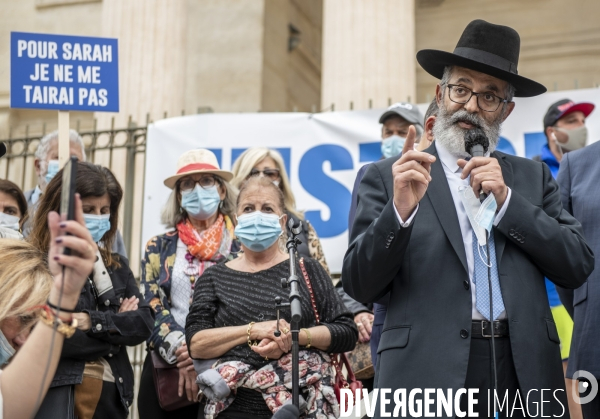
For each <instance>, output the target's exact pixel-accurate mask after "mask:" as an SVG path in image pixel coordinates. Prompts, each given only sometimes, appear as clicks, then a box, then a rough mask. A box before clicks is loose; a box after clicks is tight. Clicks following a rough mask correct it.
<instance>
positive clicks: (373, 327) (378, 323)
mask: <svg viewBox="0 0 600 419" xmlns="http://www.w3.org/2000/svg"><path fill="white" fill-rule="evenodd" d="M435 109H436V110H437V106H436V108H435ZM431 110H432V107H431V106H430V107H429V109H427V112H428V114H429V113H430V111H431ZM429 116H432V115H429ZM427 118H428V117H427V115H426V116H425V121H427V120H428V119H427ZM433 121H435V116H433V120H430V121H429V123H430V124H429V130H428V129H427V122H426V123H425V132H423V116H422V115H421V112H420V111H419V109H418V108H417V106H416V105H413V104H412V103H407V102H399V103H395V104H393V105H392V106H390V107H389V108H387V109H386V111H385V112H384V113H383V114H382V115H381V116H380V117H379V123H380V124H382V125H381V138H382V141H381V154H382V157H381V158H382V159H385V158H389V157H394V156H397V155H399V154H400V152H401V150H402V147H403V146H404V142H405V140H406V136H407V135H408V128H409V127H410V126H411V125H413V126H414V127H415V129H416V132H417V142H418V143H419V145H421V143H422V142H424V143H428V141H426V140H424V138H425V137H427V136H428V134H429V133H430V132H431V128H432V127H433ZM419 138H420V141H419ZM368 166H369V165H368V164H366V165H364V166H363V167H361V168H360V169H359V170H358V173H357V174H356V180H355V181H354V187H353V189H352V200H351V202H350V212H349V214H348V233H349V234H351V232H352V224H353V223H354V217H355V215H356V207H357V204H358V185H359V184H360V181H361V180H362V178H363V176H364V175H365V172H366V171H367V168H368ZM342 282H343V278H342ZM340 285H342V284H338V286H340ZM341 295H342V299H343V301H344V304H345V305H346V307H348V309H349V310H351V311H352V312H353V313H355V319H354V320H355V322H356V327H358V332H359V340H360V341H364V342H367V341H368V342H369V343H370V347H371V360H372V361H373V365H377V346H378V345H379V338H380V336H381V329H382V327H383V321H384V320H385V313H386V301H387V299H386V298H383V299H382V300H381V301H379V303H374V304H373V305H372V306H371V305H369V308H367V307H366V306H364V305H362V304H361V303H359V302H358V301H356V300H354V299H353V298H351V297H350V296H348V294H346V293H342V294H341ZM364 309H367V310H369V309H372V312H373V314H371V313H370V312H369V313H368V314H365V310H364ZM356 313H358V314H356Z"/></svg>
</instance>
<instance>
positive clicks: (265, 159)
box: [231, 147, 329, 273]
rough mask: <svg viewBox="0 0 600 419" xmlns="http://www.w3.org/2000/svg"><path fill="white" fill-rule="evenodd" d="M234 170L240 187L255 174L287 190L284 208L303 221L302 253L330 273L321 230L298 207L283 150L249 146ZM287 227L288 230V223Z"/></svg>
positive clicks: (235, 184) (299, 251)
mask: <svg viewBox="0 0 600 419" xmlns="http://www.w3.org/2000/svg"><path fill="white" fill-rule="evenodd" d="M232 170H233V176H234V177H233V180H232V181H231V184H232V185H233V186H235V187H236V188H239V187H240V186H241V185H242V183H243V182H244V181H246V180H247V179H249V178H251V177H253V176H259V177H265V178H267V179H269V180H271V181H272V182H273V183H274V184H275V185H276V186H278V187H279V189H280V190H281V192H282V194H283V202H284V203H285V207H284V211H285V214H286V216H287V219H288V220H289V219H290V218H292V219H293V220H294V222H295V223H298V221H302V232H301V233H300V235H299V236H298V238H299V239H300V241H301V242H302V243H301V244H300V245H299V246H298V253H299V255H300V256H304V257H307V258H313V259H316V260H318V261H319V263H321V265H322V266H323V268H324V269H325V271H326V272H327V273H329V267H328V266H327V261H326V260H325V254H324V253H323V248H322V247H321V241H320V240H319V237H318V236H317V232H316V231H315V229H314V228H313V226H312V225H311V224H310V223H309V222H308V221H307V220H305V219H304V214H302V212H300V211H298V210H297V209H296V199H295V198H294V194H293V193H292V188H291V186H290V181H289V178H288V175H287V173H286V171H285V164H284V162H283V158H282V157H281V154H279V152H278V151H276V150H272V149H269V148H264V147H253V148H249V149H248V150H246V151H244V152H243V153H242V154H241V155H240V157H239V158H238V159H237V160H236V161H235V163H234V165H233V169H232ZM285 231H287V224H286V226H285Z"/></svg>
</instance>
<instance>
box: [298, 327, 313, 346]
mask: <svg viewBox="0 0 600 419" xmlns="http://www.w3.org/2000/svg"><path fill="white" fill-rule="evenodd" d="M300 330H304V333H306V339H308V343H307V344H306V345H305V348H306V349H310V344H311V342H312V336H311V334H310V331H309V330H308V329H300Z"/></svg>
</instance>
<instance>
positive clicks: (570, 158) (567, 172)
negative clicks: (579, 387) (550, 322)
mask: <svg viewBox="0 0 600 419" xmlns="http://www.w3.org/2000/svg"><path fill="white" fill-rule="evenodd" d="M599 160H600V142H596V143H594V144H592V145H589V146H587V147H585V148H583V149H581V150H577V151H572V152H570V153H568V154H565V155H564V156H563V158H562V161H561V163H560V170H559V172H558V178H557V180H558V184H559V185H560V194H561V198H562V203H563V207H564V208H565V210H567V211H568V212H569V213H570V214H572V215H573V216H574V217H575V218H577V220H579V221H581V225H582V226H583V233H584V235H585V238H586V240H587V242H588V243H589V245H590V247H591V248H592V250H593V251H594V252H597V253H596V254H600V218H599V217H598V214H599V213H600V194H599V193H598V192H597V191H598V187H597V183H598V179H599V178H600V165H599V164H598V161H599ZM598 263H599V262H598V259H596V268H598ZM572 304H573V306H574V307H573V309H574V317H573V320H574V322H575V327H574V330H573V338H572V341H571V353H570V357H569V364H568V369H567V377H569V378H574V377H573V376H574V374H575V373H576V372H577V371H582V370H583V371H587V372H588V373H590V374H592V375H593V376H594V377H595V378H596V380H599V379H600V346H599V345H598V334H599V332H600V324H599V323H598V318H599V317H600V269H596V270H594V272H593V273H592V274H591V275H590V276H589V277H588V279H587V282H586V283H584V284H583V285H582V286H581V287H579V288H577V289H576V290H575V291H574V293H573V300H572ZM582 378H586V377H585V376H583V377H582ZM584 390H585V391H584V392H583V393H584V394H581V395H580V396H581V397H584V396H585V395H587V393H588V391H589V390H591V388H589V387H588V388H587V389H584ZM581 410H582V411H583V417H584V418H585V419H590V418H599V417H600V397H599V396H596V397H595V398H594V399H593V400H592V401H591V402H590V403H585V404H582V405H581Z"/></svg>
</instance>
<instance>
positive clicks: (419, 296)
mask: <svg viewBox="0 0 600 419" xmlns="http://www.w3.org/2000/svg"><path fill="white" fill-rule="evenodd" d="M426 151H427V152H429V153H431V154H433V155H435V156H436V157H438V156H437V151H436V148H435V144H434V145H432V146H431V147H430V148H429V149H427V150H426ZM492 156H493V157H495V158H497V159H498V161H499V163H500V165H501V167H502V173H503V177H504V180H505V182H506V184H507V186H508V187H510V188H511V190H512V196H511V200H510V202H509V204H508V207H507V210H506V213H505V214H504V217H503V218H502V221H501V222H500V223H499V224H498V226H497V227H494V229H495V231H494V237H495V241H496V258H497V263H498V273H499V277H500V286H501V288H502V295H503V299H504V304H505V307H506V313H507V316H508V321H509V328H510V340H511V348H512V350H513V356H514V364H515V369H516V371H517V376H518V379H519V383H520V387H521V390H522V395H523V396H525V395H526V393H527V392H528V391H529V390H533V389H535V390H538V391H537V392H532V394H531V397H530V398H529V404H530V406H531V409H535V407H536V406H535V405H533V403H534V402H538V403H539V402H540V400H539V397H540V394H541V392H540V391H539V390H540V389H564V378H563V372H562V366H561V359H560V351H559V339H558V334H557V331H556V326H555V324H554V321H553V320H552V314H551V312H550V308H549V305H548V298H547V296H546V288H545V285H544V276H546V277H548V278H549V279H550V280H552V281H553V282H555V283H556V284H557V285H561V286H563V287H567V288H575V287H578V286H580V285H581V284H582V283H583V282H584V281H585V279H586V277H587V276H588V275H589V273H590V272H591V271H592V270H593V263H594V259H593V255H592V252H591V250H590V248H589V247H588V245H587V244H586V242H585V241H584V239H583V236H582V230H581V225H580V224H579V222H577V220H575V219H574V218H573V217H572V216H571V215H569V214H568V213H567V212H566V211H564V210H563V208H562V204H561V199H560V194H559V190H558V185H557V183H556V182H555V181H554V179H553V178H552V175H551V173H550V170H549V169H548V167H547V166H546V165H545V164H543V163H539V162H534V161H531V160H527V159H523V158H520V157H515V156H510V155H506V154H504V153H501V152H494V153H493V154H492ZM396 160H397V158H391V159H386V160H383V161H381V162H378V163H374V164H372V165H370V166H369V169H368V170H367V173H366V174H365V177H364V178H363V181H362V183H361V185H360V188H359V200H358V202H359V204H358V209H357V215H356V219H355V222H354V227H353V229H352V235H351V238H350V246H349V248H348V251H347V253H346V256H345V258H344V266H343V270H342V276H343V278H344V288H345V290H346V292H347V293H348V294H349V295H350V296H352V297H353V298H355V299H356V300H358V301H361V302H371V301H376V300H377V299H378V298H380V297H381V296H383V295H384V294H386V293H388V292H389V293H390V303H389V306H388V313H387V317H386V321H385V325H384V330H383V333H382V336H381V342H380V344H379V348H378V353H379V356H380V358H379V364H378V366H377V383H376V385H377V387H379V388H392V389H397V388H406V389H407V392H408V391H410V389H412V388H421V389H424V388H441V389H454V390H455V391H456V389H459V388H463V387H464V384H465V379H466V373H467V365H468V362H469V350H470V331H471V322H472V301H471V290H470V289H466V288H468V287H466V285H468V281H469V277H468V270H467V269H468V268H467V259H466V255H465V249H464V244H463V240H462V234H461V230H460V225H459V222H458V216H457V213H456V209H455V207H454V202H453V200H452V195H451V193H450V188H449V186H448V181H447V180H446V176H445V173H444V169H443V167H442V165H441V162H440V160H439V157H438V159H437V160H436V161H435V163H434V164H433V165H432V169H431V176H432V181H431V183H430V184H429V188H428V190H427V193H426V194H425V196H424V197H423V199H422V200H421V202H420V204H419V209H418V212H417V214H416V216H415V218H414V219H413V222H412V224H411V225H410V226H409V227H407V228H402V227H401V226H400V223H399V222H398V219H397V216H396V213H395V209H394V206H393V178H392V165H393V164H394V162H395V161H396ZM464 330H466V331H468V335H467V336H466V337H464V336H465V333H464ZM461 331H463V332H462V333H461ZM549 394H551V393H549V392H545V394H544V400H545V401H546V402H547V401H550V399H552V400H553V401H554V402H552V403H550V404H548V403H545V405H544V406H545V412H544V414H548V411H549V409H551V411H552V413H551V414H552V415H557V416H560V415H561V414H562V412H563V407H562V406H561V405H560V404H558V403H557V402H556V401H555V400H554V398H553V397H552V396H549ZM557 395H558V397H559V399H560V400H561V402H562V404H563V405H564V410H566V411H567V412H568V408H567V401H566V397H565V393H564V392H559V393H558V394H557ZM485 397H487V396H485ZM523 403H525V400H524V401H523ZM538 406H539V405H538ZM377 411H379V409H377ZM533 411H535V410H532V412H533ZM565 415H566V417H568V413H565Z"/></svg>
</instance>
